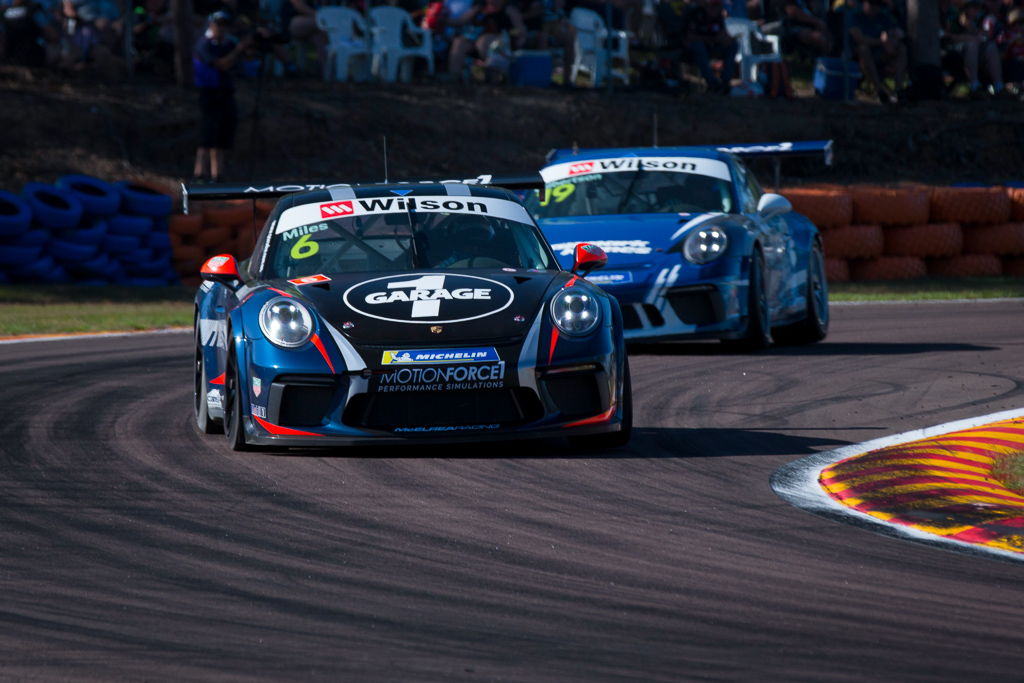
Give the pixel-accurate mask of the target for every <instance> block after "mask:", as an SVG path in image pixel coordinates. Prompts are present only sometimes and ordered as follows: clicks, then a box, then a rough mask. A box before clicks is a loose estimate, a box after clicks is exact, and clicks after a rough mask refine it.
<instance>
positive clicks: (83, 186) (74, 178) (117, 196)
mask: <svg viewBox="0 0 1024 683" xmlns="http://www.w3.org/2000/svg"><path fill="white" fill-rule="evenodd" d="M57 187H60V188H62V189H64V190H67V191H68V192H70V193H71V194H73V195H74V196H75V198H76V199H78V201H79V202H81V203H82V208H83V209H84V210H85V213H87V214H89V215H90V216H110V215H113V214H115V213H117V210H118V209H119V208H120V207H121V193H120V192H118V191H117V188H116V187H114V186H113V185H111V184H110V183H108V182H104V181H102V180H100V179H99V178H93V177H91V176H87V175H81V174H78V173H72V174H69V175H65V176H61V177H60V178H58V179H57Z"/></svg>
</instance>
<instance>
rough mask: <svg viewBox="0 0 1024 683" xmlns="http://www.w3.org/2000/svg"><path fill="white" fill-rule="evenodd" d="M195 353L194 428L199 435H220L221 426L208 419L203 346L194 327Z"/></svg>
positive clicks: (222, 429)
mask: <svg viewBox="0 0 1024 683" xmlns="http://www.w3.org/2000/svg"><path fill="white" fill-rule="evenodd" d="M195 338H196V352H195V361H194V367H195V370H194V374H195V377H194V388H193V392H192V412H193V414H194V415H195V418H196V427H197V428H198V429H199V433H200V434H220V433H221V432H222V431H224V428H223V425H221V424H220V423H219V422H217V421H215V420H214V419H213V418H211V417H210V406H209V403H208V402H207V397H206V394H207V392H208V391H209V389H210V387H209V383H208V381H207V378H206V361H205V360H204V359H203V345H202V343H201V340H200V339H199V329H198V326H197V327H196V334H195Z"/></svg>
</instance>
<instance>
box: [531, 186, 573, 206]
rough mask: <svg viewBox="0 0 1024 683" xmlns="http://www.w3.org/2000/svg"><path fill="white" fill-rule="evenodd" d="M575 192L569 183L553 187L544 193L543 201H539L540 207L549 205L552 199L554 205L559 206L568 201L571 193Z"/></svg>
mask: <svg viewBox="0 0 1024 683" xmlns="http://www.w3.org/2000/svg"><path fill="white" fill-rule="evenodd" d="M575 191H576V186H575V185H572V184H570V183H566V184H564V185H556V186H555V187H553V188H551V189H549V190H547V191H546V192H545V193H544V199H542V200H540V205H541V206H547V205H548V204H550V203H551V199H552V197H553V198H554V200H555V204H561V203H562V202H564V201H565V200H566V199H568V198H569V197H570V196H571V195H572V193H573V192H575Z"/></svg>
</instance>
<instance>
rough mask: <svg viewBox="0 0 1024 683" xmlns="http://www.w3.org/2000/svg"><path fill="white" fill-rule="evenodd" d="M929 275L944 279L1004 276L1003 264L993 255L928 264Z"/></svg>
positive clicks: (970, 255)
mask: <svg viewBox="0 0 1024 683" xmlns="http://www.w3.org/2000/svg"><path fill="white" fill-rule="evenodd" d="M928 274H929V275H940V276H942V277H983V276H987V275H1002V274H1003V262H1002V261H1001V260H999V257H998V256H993V255H992V254H961V255H960V256H953V257H952V258H942V259H933V260H931V261H929V262H928Z"/></svg>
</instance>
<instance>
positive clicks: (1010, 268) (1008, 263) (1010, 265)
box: [1003, 256, 1024, 277]
mask: <svg viewBox="0 0 1024 683" xmlns="http://www.w3.org/2000/svg"><path fill="white" fill-rule="evenodd" d="M1003 275H1011V276H1013V277H1024V257H1021V256H1007V257H1004V258H1003Z"/></svg>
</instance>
